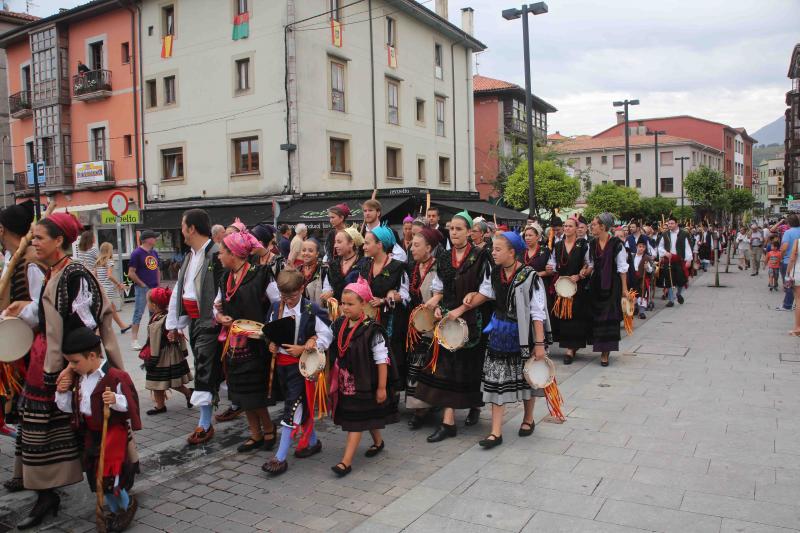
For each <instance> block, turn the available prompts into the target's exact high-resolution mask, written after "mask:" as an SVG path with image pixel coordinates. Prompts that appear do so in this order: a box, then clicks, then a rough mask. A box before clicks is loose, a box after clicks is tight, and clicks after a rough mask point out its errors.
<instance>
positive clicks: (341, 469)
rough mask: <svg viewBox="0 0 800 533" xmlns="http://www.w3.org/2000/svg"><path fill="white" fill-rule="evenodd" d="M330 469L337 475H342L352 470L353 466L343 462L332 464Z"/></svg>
mask: <svg viewBox="0 0 800 533" xmlns="http://www.w3.org/2000/svg"><path fill="white" fill-rule="evenodd" d="M331 470H333V473H334V474H336V475H337V476H339V477H344V476H346V475H347V474H349V473H350V472H351V471H352V470H353V467H352V466H350V465H346V464H344V463H338V464H335V465H333V466H332V467H331Z"/></svg>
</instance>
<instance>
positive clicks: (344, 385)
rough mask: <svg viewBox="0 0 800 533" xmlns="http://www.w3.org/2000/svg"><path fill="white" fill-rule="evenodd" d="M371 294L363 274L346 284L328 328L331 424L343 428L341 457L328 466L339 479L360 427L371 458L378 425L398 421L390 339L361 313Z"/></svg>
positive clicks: (379, 443)
mask: <svg viewBox="0 0 800 533" xmlns="http://www.w3.org/2000/svg"><path fill="white" fill-rule="evenodd" d="M373 298H374V296H373V294H372V291H371V290H370V288H369V284H368V283H367V281H366V280H364V279H363V278H361V279H359V280H358V281H357V282H356V283H350V284H349V285H347V286H346V287H345V289H344V291H343V292H342V316H341V317H339V318H338V319H337V320H336V321H335V322H334V323H333V326H332V329H333V333H334V336H335V338H334V342H333V344H332V345H331V359H333V361H334V364H333V370H332V378H331V396H332V401H333V423H334V424H336V425H337V426H341V427H342V429H343V430H344V431H346V432H347V443H346V444H345V450H344V454H343V455H342V460H341V461H340V462H339V463H338V464H336V465H334V466H332V467H331V469H332V470H333V471H334V473H336V475H338V476H340V477H341V476H346V475H347V474H349V473H350V471H351V470H352V464H353V456H354V455H355V453H356V449H358V445H359V443H360V442H361V433H362V432H363V431H369V432H370V435H371V436H372V442H373V444H372V446H370V447H369V449H367V451H366V453H365V455H366V456H367V457H374V456H375V455H378V454H379V453H380V452H381V451H383V448H384V446H385V443H384V441H383V436H382V435H381V429H383V428H384V427H386V424H393V423H395V422H397V420H398V414H397V404H398V399H399V394H397V393H395V391H394V390H393V388H392V383H394V382H395V381H396V379H397V371H396V368H395V366H394V365H392V362H391V357H390V355H389V339H388V338H387V336H386V331H385V330H384V329H383V327H381V325H380V324H378V323H377V322H375V321H374V320H372V319H370V318H367V316H366V315H365V313H364V308H365V306H367V305H369V303H368V302H371V301H372V299H373Z"/></svg>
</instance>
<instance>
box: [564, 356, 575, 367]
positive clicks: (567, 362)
mask: <svg viewBox="0 0 800 533" xmlns="http://www.w3.org/2000/svg"><path fill="white" fill-rule="evenodd" d="M573 359H575V356H574V355H567V354H564V364H565V365H571V364H572V360H573Z"/></svg>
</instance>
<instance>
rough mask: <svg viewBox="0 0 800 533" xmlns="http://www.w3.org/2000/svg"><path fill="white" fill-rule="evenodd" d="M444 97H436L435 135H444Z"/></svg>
mask: <svg viewBox="0 0 800 533" xmlns="http://www.w3.org/2000/svg"><path fill="white" fill-rule="evenodd" d="M444 126H445V124H444V98H436V135H437V136H439V137H444Z"/></svg>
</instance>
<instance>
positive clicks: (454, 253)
mask: <svg viewBox="0 0 800 533" xmlns="http://www.w3.org/2000/svg"><path fill="white" fill-rule="evenodd" d="M460 249H461V250H465V249H466V251H465V252H464V255H463V256H462V257H461V261H459V260H458V254H457V252H458V250H459V249H458V248H455V247H454V248H453V249H452V250H450V261H451V262H452V263H453V268H455V269H456V270H458V269H460V268H461V265H463V264H464V261H466V260H467V257H468V256H469V253H470V252H471V251H472V245H471V244H470V243H469V242H467V244H465V245H464V246H462V247H461V248H460Z"/></svg>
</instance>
